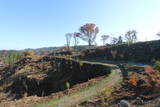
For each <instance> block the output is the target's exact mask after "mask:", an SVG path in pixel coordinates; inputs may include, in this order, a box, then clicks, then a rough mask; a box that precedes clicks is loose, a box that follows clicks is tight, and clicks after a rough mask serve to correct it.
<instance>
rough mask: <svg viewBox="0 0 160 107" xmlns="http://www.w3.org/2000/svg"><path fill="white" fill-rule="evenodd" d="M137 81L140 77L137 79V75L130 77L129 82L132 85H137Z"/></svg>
mask: <svg viewBox="0 0 160 107" xmlns="http://www.w3.org/2000/svg"><path fill="white" fill-rule="evenodd" d="M137 82H138V79H137V77H136V76H132V77H130V79H129V81H128V83H129V84H130V85H132V86H137Z"/></svg>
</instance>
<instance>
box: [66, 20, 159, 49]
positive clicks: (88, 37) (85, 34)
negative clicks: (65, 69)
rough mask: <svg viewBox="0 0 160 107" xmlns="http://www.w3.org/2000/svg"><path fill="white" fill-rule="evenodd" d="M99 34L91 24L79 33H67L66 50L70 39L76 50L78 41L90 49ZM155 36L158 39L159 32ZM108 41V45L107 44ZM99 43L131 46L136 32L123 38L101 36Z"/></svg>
mask: <svg viewBox="0 0 160 107" xmlns="http://www.w3.org/2000/svg"><path fill="white" fill-rule="evenodd" d="M98 33H99V27H98V26H96V25H95V24H93V23H87V24H85V25H83V26H81V27H80V28H79V32H74V33H67V34H66V35H65V36H66V41H67V44H66V45H67V46H66V47H67V50H70V44H71V39H72V38H73V40H74V42H73V43H74V47H75V48H76V47H77V45H78V43H79V39H81V40H83V41H85V42H87V43H88V47H89V48H91V47H92V46H94V45H96V41H95V40H96V37H97V34H98ZM156 35H157V36H159V37H160V32H159V33H157V34H156ZM109 39H110V44H109V43H107V41H109ZM101 41H102V42H103V46H105V45H107V44H108V45H120V44H132V43H135V42H137V31H136V30H129V31H127V32H126V33H125V35H124V36H118V37H115V36H111V35H102V36H101Z"/></svg>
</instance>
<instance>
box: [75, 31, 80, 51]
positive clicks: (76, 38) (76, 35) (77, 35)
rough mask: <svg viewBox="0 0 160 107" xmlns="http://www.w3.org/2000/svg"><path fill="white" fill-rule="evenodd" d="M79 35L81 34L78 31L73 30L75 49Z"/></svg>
mask: <svg viewBox="0 0 160 107" xmlns="http://www.w3.org/2000/svg"><path fill="white" fill-rule="evenodd" d="M80 35H81V34H80V33H77V32H75V33H74V34H73V39H74V49H75V50H76V47H77V45H78V43H79V41H78V38H79V36H80Z"/></svg>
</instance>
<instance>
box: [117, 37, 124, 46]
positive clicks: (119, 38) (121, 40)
mask: <svg viewBox="0 0 160 107" xmlns="http://www.w3.org/2000/svg"><path fill="white" fill-rule="evenodd" d="M117 44H118V45H121V44H123V37H122V36H119V37H118V40H117Z"/></svg>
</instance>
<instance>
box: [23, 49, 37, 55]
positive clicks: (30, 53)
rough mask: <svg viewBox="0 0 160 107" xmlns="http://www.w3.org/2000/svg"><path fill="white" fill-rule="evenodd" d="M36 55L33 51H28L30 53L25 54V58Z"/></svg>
mask: <svg viewBox="0 0 160 107" xmlns="http://www.w3.org/2000/svg"><path fill="white" fill-rule="evenodd" d="M34 55H35V53H34V51H32V50H28V51H25V52H24V56H34Z"/></svg>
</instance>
